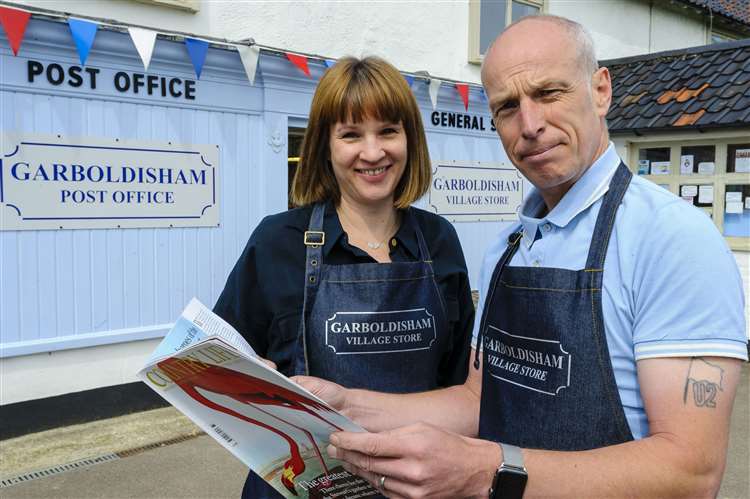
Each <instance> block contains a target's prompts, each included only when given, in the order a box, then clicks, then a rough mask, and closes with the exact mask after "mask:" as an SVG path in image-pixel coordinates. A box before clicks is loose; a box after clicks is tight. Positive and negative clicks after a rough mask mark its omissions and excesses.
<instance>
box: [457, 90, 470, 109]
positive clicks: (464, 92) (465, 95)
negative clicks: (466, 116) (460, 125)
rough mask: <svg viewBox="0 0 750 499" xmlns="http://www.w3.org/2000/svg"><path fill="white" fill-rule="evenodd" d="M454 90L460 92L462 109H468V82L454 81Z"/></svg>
mask: <svg viewBox="0 0 750 499" xmlns="http://www.w3.org/2000/svg"><path fill="white" fill-rule="evenodd" d="M456 90H458V93H459V94H461V100H462V101H464V109H466V110H467V111H468V110H469V85H468V83H456Z"/></svg>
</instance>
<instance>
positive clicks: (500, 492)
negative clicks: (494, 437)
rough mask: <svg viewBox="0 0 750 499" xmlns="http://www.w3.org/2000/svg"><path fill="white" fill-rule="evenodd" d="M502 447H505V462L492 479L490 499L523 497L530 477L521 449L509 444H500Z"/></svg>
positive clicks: (519, 498)
mask: <svg viewBox="0 0 750 499" xmlns="http://www.w3.org/2000/svg"><path fill="white" fill-rule="evenodd" d="M500 447H501V448H502V449H503V462H502V464H500V466H499V467H498V468H497V470H496V471H495V477H494V478H493V479H492V487H491V488H490V494H489V496H490V499H521V498H522V497H523V491H524V489H526V480H527V479H528V474H527V473H526V468H525V467H524V465H523V454H521V449H519V448H518V447H516V446H515V445H508V444H500Z"/></svg>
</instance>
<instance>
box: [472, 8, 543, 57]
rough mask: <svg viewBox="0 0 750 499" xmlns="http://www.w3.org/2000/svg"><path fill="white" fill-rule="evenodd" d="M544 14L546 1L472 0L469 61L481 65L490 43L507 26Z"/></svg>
mask: <svg viewBox="0 0 750 499" xmlns="http://www.w3.org/2000/svg"><path fill="white" fill-rule="evenodd" d="M542 12H544V0H470V1H469V61H470V62H474V63H481V62H482V57H483V56H484V53H485V52H486V51H487V48H488V47H489V46H490V43H492V41H493V40H494V39H495V38H496V37H497V35H499V34H500V33H501V32H502V31H503V30H504V29H505V27H506V26H508V25H509V24H511V23H512V22H513V21H517V20H519V19H521V18H522V17H526V16H533V15H536V14H541V13H542Z"/></svg>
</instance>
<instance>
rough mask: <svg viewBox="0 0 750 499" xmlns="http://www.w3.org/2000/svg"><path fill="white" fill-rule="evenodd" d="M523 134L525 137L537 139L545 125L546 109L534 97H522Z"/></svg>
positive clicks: (520, 107) (520, 108) (520, 105)
mask: <svg viewBox="0 0 750 499" xmlns="http://www.w3.org/2000/svg"><path fill="white" fill-rule="evenodd" d="M519 114H520V117H521V134H522V135H523V137H524V138H525V139H535V138H537V137H538V136H539V135H540V134H541V133H542V132H543V131H544V127H545V118H544V109H543V108H542V105H541V104H539V103H538V102H534V100H533V99H522V100H521V102H520V103H519Z"/></svg>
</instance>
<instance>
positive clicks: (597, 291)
mask: <svg viewBox="0 0 750 499" xmlns="http://www.w3.org/2000/svg"><path fill="white" fill-rule="evenodd" d="M631 177H632V174H631V173H630V171H629V170H628V169H627V167H626V166H625V165H624V164H622V163H620V165H619V167H618V168H617V171H616V172H615V175H614V176H613V178H612V180H611V181H610V184H609V190H608V191H607V193H606V194H605V195H604V198H603V200H602V205H601V209H600V211H599V214H598V217H597V220H596V225H595V228H594V233H593V235H592V238H591V244H590V246H589V253H588V257H587V261H586V268H585V269H583V270H578V271H575V270H567V269H558V268H541V267H511V266H508V265H507V264H508V262H510V260H511V258H512V256H513V254H514V253H515V251H516V249H517V248H518V244H519V240H520V239H521V232H516V233H514V234H512V235H511V236H510V237H509V242H508V247H507V249H506V250H505V253H504V254H503V255H502V257H501V258H500V261H499V262H498V265H497V266H496V268H495V271H494V272H493V275H492V280H491V282H490V286H489V288H488V295H487V301H486V304H485V307H484V312H483V314H482V322H481V324H480V329H479V335H480V338H479V341H480V342H481V345H482V347H483V352H484V355H483V362H484V366H483V369H484V371H483V373H482V397H481V406H480V415H479V437H480V438H483V439H487V440H493V441H496V442H503V443H507V444H512V445H517V446H519V447H523V448H533V449H547V450H562V451H573V450H586V449H594V448H599V447H604V446H609V445H614V444H618V443H622V442H626V441H629V440H632V439H633V436H632V434H631V432H630V429H629V427H628V423H627V419H626V418H625V412H624V410H623V407H622V402H621V401H620V396H619V393H618V391H617V385H616V382H615V376H614V372H613V370H612V364H611V361H610V357H609V350H608V348H607V340H606V337H605V332H604V322H603V320H602V274H603V268H604V258H605V256H606V253H607V245H608V243H609V238H610V234H611V232H612V227H613V225H614V221H615V215H616V213H617V208H618V207H619V206H620V203H621V201H622V197H623V195H624V194H625V191H626V190H627V188H628V185H629V184H630V179H631ZM482 337H483V338H482ZM476 353H477V358H478V349H477V352H476ZM474 365H475V368H476V367H477V366H478V362H477V361H475V364H474Z"/></svg>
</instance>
